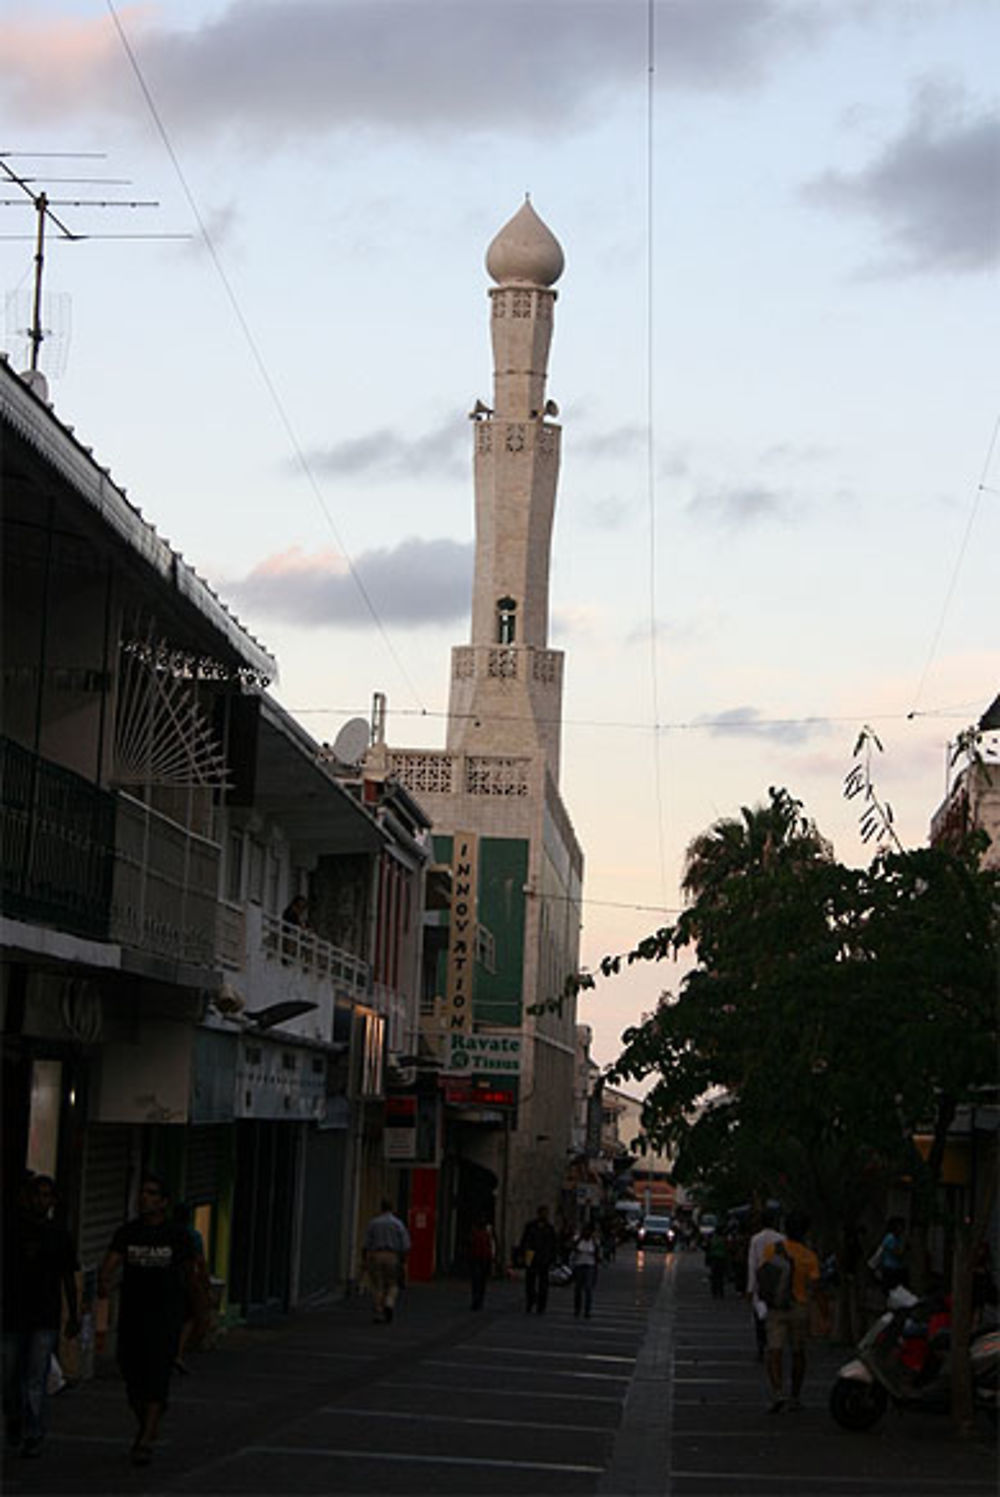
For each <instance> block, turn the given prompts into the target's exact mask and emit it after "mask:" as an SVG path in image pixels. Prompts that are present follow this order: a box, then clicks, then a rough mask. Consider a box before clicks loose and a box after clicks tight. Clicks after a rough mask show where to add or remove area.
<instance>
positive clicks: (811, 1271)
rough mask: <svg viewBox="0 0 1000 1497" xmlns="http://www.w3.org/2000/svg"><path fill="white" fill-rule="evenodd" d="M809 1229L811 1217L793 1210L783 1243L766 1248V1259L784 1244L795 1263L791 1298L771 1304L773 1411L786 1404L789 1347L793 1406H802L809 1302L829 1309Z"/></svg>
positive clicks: (769, 1348) (769, 1370)
mask: <svg viewBox="0 0 1000 1497" xmlns="http://www.w3.org/2000/svg"><path fill="white" fill-rule="evenodd" d="M808 1230H809V1218H808V1217H807V1216H805V1215H804V1214H803V1213H802V1212H799V1211H790V1212H789V1214H788V1217H787V1220H786V1221H785V1241H784V1243H783V1244H779V1243H770V1244H769V1245H768V1246H767V1247H766V1248H765V1249H764V1255H763V1261H764V1262H767V1261H768V1259H770V1258H772V1257H773V1256H774V1254H775V1252H776V1251H778V1250H779V1248H783V1250H784V1252H785V1253H786V1254H787V1255H788V1258H789V1259H790V1261H791V1266H792V1275H791V1299H790V1303H789V1304H788V1305H787V1306H779V1307H774V1306H771V1307H769V1308H768V1312H767V1357H766V1366H767V1378H768V1383H769V1384H770V1388H771V1408H770V1412H771V1413H772V1414H779V1413H780V1412H781V1410H782V1409H784V1408H785V1407H786V1403H785V1396H784V1392H783V1388H784V1371H783V1364H784V1359H785V1347H786V1346H788V1347H790V1348H791V1354H792V1368H791V1378H792V1380H791V1396H790V1397H789V1399H788V1402H787V1407H788V1409H789V1410H796V1409H800V1408H801V1407H802V1401H801V1398H802V1384H803V1382H804V1380H805V1375H806V1337H807V1336H808V1335H809V1303H810V1300H812V1299H814V1298H815V1299H816V1300H817V1301H818V1302H820V1303H821V1304H822V1307H823V1310H824V1313H825V1311H826V1305H825V1295H824V1294H823V1292H822V1290H821V1288H820V1268H819V1259H818V1258H817V1256H816V1254H815V1253H814V1252H813V1250H812V1248H809V1247H806V1245H805V1242H804V1241H803V1239H804V1237H805V1235H806V1233H807V1232H808Z"/></svg>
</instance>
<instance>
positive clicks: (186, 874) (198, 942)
mask: <svg viewBox="0 0 1000 1497" xmlns="http://www.w3.org/2000/svg"><path fill="white" fill-rule="evenodd" d="M116 798H117V802H118V815H117V821H116V827H115V863H114V888H113V892H112V898H111V922H110V927H109V934H110V937H111V939H112V940H113V941H120V942H121V943H122V944H123V945H125V946H133V947H137V948H138V949H139V950H141V951H146V952H150V953H152V954H153V955H155V956H162V957H166V958H168V959H170V960H172V961H180V962H188V963H191V964H192V965H194V966H200V967H210V966H212V965H213V964H214V961H215V946H216V918H217V913H218V894H217V891H218V887H219V860H220V857H221V849H220V848H219V846H218V843H216V842H210V841H209V840H208V839H207V838H206V837H199V836H198V835H197V834H196V833H194V832H190V831H188V829H187V828H186V827H183V826H180V825H178V823H177V822H175V821H171V820H170V819H169V818H168V817H166V816H161V815H160V813H159V812H158V811H154V810H152V808H151V807H149V806H147V805H145V804H144V803H143V802H142V801H138V800H134V799H133V798H132V796H130V795H125V794H124V793H122V792H119V794H118V796H117V797H116Z"/></svg>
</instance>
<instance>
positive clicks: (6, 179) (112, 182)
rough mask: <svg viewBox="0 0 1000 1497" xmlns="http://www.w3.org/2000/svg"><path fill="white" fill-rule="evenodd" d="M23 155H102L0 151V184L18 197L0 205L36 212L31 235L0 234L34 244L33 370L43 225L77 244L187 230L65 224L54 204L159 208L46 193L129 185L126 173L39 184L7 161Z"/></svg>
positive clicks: (39, 331) (146, 201)
mask: <svg viewBox="0 0 1000 1497" xmlns="http://www.w3.org/2000/svg"><path fill="white" fill-rule="evenodd" d="M21 157H27V158H28V159H29V161H38V160H42V159H43V158H44V159H53V158H54V159H57V160H61V161H104V160H106V159H107V157H106V154H105V152H103V151H0V174H2V175H0V186H2V185H3V184H4V183H9V184H10V185H11V186H12V187H16V188H17V189H18V192H19V196H17V197H9V198H3V197H0V207H3V208H14V207H24V206H27V205H29V204H30V206H31V207H32V208H33V209H34V212H35V230H34V233H32V234H0V239H20V240H28V241H33V242H34V245H35V256H34V286H33V293H32V310H31V324H30V327H29V328H28V331H27V337H28V341H29V343H30V344H31V362H30V369H31V372H32V374H34V373H35V372H36V371H37V369H38V356H39V353H40V352H41V347H42V344H43V342H44V341H45V338H46V330H45V328H44V327H43V326H42V273H43V271H44V268H45V234H46V229H49V230H51V231H54V232H55V234H56V235H57V238H58V240H61V241H62V242H64V243H71V244H78V243H80V242H81V241H83V240H85V239H190V238H191V235H190V234H164V233H152V234H142V233H140V234H91V233H87V232H83V231H80V230H77V229H73V228H71V227H70V225H69V224H67V223H66V222H65V219H64V216H63V215H62V214H61V213H56V211H55V210H56V208H59V209H64V208H158V207H159V206H160V205H159V202H158V201H157V200H156V199H155V198H99V197H92V198H90V197H79V198H77V197H65V198H64V197H53V196H51V194H50V193H49V191H48V188H49V187H50V186H65V185H69V184H73V185H76V186H83V185H86V186H99V185H104V186H115V187H125V186H128V185H129V178H127V177H80V176H74V177H50V178H49V179H48V182H47V185H46V186H40V185H39V181H40V179H39V178H38V177H37V176H25V175H23V174H22V173H21V172H20V171H18V170H16V169H15V168H14V167H12V166H11V165H10V164H9V163H10V162H11V161H12V160H14V159H15V158H17V159H20V158H21Z"/></svg>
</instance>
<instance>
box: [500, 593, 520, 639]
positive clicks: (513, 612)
mask: <svg viewBox="0 0 1000 1497" xmlns="http://www.w3.org/2000/svg"><path fill="white" fill-rule="evenodd" d="M516 635H517V603H516V602H515V601H514V599H513V598H500V599H499V600H498V602H497V644H500V645H512V644H513V643H514V640H515V638H516Z"/></svg>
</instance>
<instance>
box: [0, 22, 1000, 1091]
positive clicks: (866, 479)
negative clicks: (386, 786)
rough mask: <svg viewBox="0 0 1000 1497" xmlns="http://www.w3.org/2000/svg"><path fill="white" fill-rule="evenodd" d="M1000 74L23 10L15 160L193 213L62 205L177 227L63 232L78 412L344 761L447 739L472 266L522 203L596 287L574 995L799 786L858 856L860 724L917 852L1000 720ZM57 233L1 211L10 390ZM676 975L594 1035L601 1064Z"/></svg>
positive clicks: (798, 39) (12, 115)
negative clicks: (965, 765)
mask: <svg viewBox="0 0 1000 1497" xmlns="http://www.w3.org/2000/svg"><path fill="white" fill-rule="evenodd" d="M998 55H1000V10H998V9H997V7H996V6H995V4H993V0H829V3H828V0H653V3H652V4H650V0H169V3H167V0H143V3H140V4H126V3H124V0H30V3H27V0H6V4H5V6H4V7H3V12H2V16H0V56H3V58H4V66H3V69H2V71H0V112H2V115H3V118H4V123H5V129H4V135H5V137H6V138H5V140H4V141H3V142H0V146H2V147H3V149H4V151H7V152H9V153H10V154H9V155H6V156H5V157H4V159H5V160H6V161H7V162H8V164H9V165H10V167H12V168H13V169H14V170H16V171H18V172H19V173H20V174H22V175H23V176H32V177H34V178H35V190H39V188H40V187H41V186H44V187H46V188H47V189H48V191H49V193H50V196H51V197H52V198H53V199H56V198H58V197H59V196H60V195H62V196H66V197H83V196H94V197H102V198H110V197H117V198H126V199H140V200H153V201H155V202H156V203H157V205H158V206H156V207H149V208H134V209H130V208H125V207H118V208H96V207H78V208H76V207H69V206H66V207H62V208H59V209H58V210H57V211H59V212H60V213H61V214H62V216H63V218H64V220H65V221H66V222H67V223H69V224H70V226H71V227H72V228H73V229H74V230H75V231H77V232H80V233H87V234H92V235H94V236H98V235H113V234H114V235H117V234H143V235H164V236H168V235H179V236H184V237H179V238H174V237H163V238H142V239H135V238H128V239H122V238H99V237H93V238H91V239H85V240H82V241H80V242H76V243H59V242H58V241H57V240H53V239H50V242H49V246H48V252H47V256H46V267H45V292H46V296H47V298H48V300H47V302H46V312H45V318H46V326H47V327H48V328H50V329H51V330H52V337H51V338H50V339H49V340H48V342H47V344H46V345H43V357H42V367H43V368H47V369H48V370H49V372H50V374H51V392H52V398H53V400H54V404H55V410H56V412H57V414H58V415H59V416H60V417H61V418H62V419H63V420H65V421H67V422H69V423H70V424H72V425H73V426H74V427H75V428H76V430H77V432H78V434H79V435H80V436H81V438H82V440H84V441H85V442H86V443H87V444H88V445H89V446H92V447H93V449H94V452H95V455H96V456H97V458H98V460H99V461H100V462H101V463H102V464H103V465H105V466H107V467H109V468H110V469H111V472H112V475H113V476H114V478H115V479H116V480H117V481H118V482H119V483H120V484H122V485H124V486H125V487H126V488H127V490H128V494H129V497H130V499H131V500H132V501H133V502H134V503H136V504H138V505H139V506H140V508H141V509H142V511H143V513H144V515H145V516H146V518H147V519H149V520H151V521H152V523H153V524H154V525H155V526H156V528H157V529H158V531H159V532H160V533H161V534H162V535H165V536H167V537H169V539H170V540H171V541H172V543H173V544H174V545H175V546H176V547H177V548H178V549H179V550H180V551H181V552H182V553H183V555H184V556H185V558H186V559H187V560H188V561H189V562H191V563H192V564H193V565H194V566H195V567H196V568H197V569H198V571H199V572H200V573H201V575H202V576H204V577H205V578H206V579H207V580H208V581H209V582H210V583H211V585H212V586H213V587H215V588H216V589H217V590H218V591H219V592H220V593H221V595H222V596H223V597H224V598H225V599H226V601H227V602H229V603H230V604H231V606H232V607H233V608H234V610H235V611H236V613H237V614H238V615H239V617H240V618H241V620H242V621H243V622H244V624H245V625H246V627H247V628H248V629H249V630H250V631H251V632H252V633H253V634H254V635H255V636H256V637H257V638H259V639H261V640H262V641H263V642H264V643H265V644H266V645H267V646H268V647H269V648H270V649H271V650H272V651H273V652H274V653H276V655H277V656H278V659H279V662H280V681H279V683H278V685H277V687H276V692H277V695H278V696H279V698H280V699H281V701H282V702H283V703H284V705H285V706H287V707H288V708H289V709H290V710H291V711H292V712H293V713H295V715H296V716H298V717H299V718H300V719H301V721H302V722H303V723H304V724H305V726H306V727H307V728H308V729H309V731H310V732H312V733H313V734H314V735H315V736H316V737H317V738H318V739H320V740H332V739H333V738H334V737H335V735H336V733H337V732H338V730H339V728H340V727H341V726H343V724H344V723H345V722H346V721H347V720H348V719H349V718H351V717H355V716H358V715H361V716H367V715H368V713H369V710H370V705H371V698H372V693H373V692H375V691H382V692H385V693H386V694H387V696H388V701H389V717H388V734H387V736H388V739H389V742H390V743H391V744H393V745H396V746H401V747H403V746H427V747H441V746H443V743H444V731H445V722H444V716H445V711H446V706H447V690H448V675H449V652H450V649H451V647H452V646H453V645H455V644H461V643H464V642H466V641H467V639H468V627H469V601H470V586H471V557H472V540H473V529H472V527H473V502H472V501H473V491H472V477H471V459H472V431H471V424H470V422H469V421H468V419H467V415H468V412H469V411H470V409H471V408H472V406H473V404H474V402H475V400H476V399H477V398H483V399H486V400H487V401H488V400H489V397H490V394H491V365H490V351H489V326H488V302H487V294H486V293H487V288H488V286H489V284H490V282H489V279H488V277H487V274H486V271H485V267H484V263H483V257H484V254H485V251H486V247H487V245H488V244H489V242H490V240H491V239H492V237H493V235H494V234H495V233H496V232H497V230H498V229H499V228H500V227H501V225H502V224H504V223H505V222H506V221H507V219H508V218H510V217H511V216H512V215H513V213H514V212H515V211H516V210H517V208H518V207H519V205H520V203H521V202H522V201H523V197H524V194H525V192H530V194H531V199H532V203H533V205H534V207H535V209H536V210H537V212H538V213H539V214H540V215H541V217H542V218H543V219H544V221H545V222H546V223H547V224H548V226H549V227H550V228H551V230H552V231H553V233H554V234H555V235H556V236H557V238H558V239H559V241H560V243H561V244H562V247H563V250H564V253H565V257H566V270H565V273H564V275H563V276H562V278H561V280H560V282H559V285H558V291H559V299H558V302H557V306H556V313H555V333H554V339H553V347H552V354H551V359H550V373H549V386H548V393H549V395H550V396H552V397H553V398H554V399H555V400H557V402H558V403H559V406H560V411H561V415H560V420H561V422H562V425H563V459H562V471H561V478H560V486H559V497H558V501H557V516H556V527H555V536H554V542H553V557H552V593H551V596H552V629H551V643H552V645H553V646H555V647H557V648H559V649H562V650H564V651H565V652H566V687H565V698H564V717H565V727H564V734H563V765H562V791H563V796H564V799H565V802H566V804H567V807H568V809H569V812H570V815H571V818H572V820H573V823H574V826H575V828H576V831H577V834H578V837H579V839H580V842H581V844H582V846H583V848H584V852H585V855H586V880H585V891H584V892H585V903H584V906H583V933H582V955H583V960H584V962H585V963H587V964H589V965H591V966H594V965H596V963H597V962H599V960H600V958H601V957H602V956H603V955H605V954H610V953H615V952H620V951H626V950H628V949H630V948H631V947H632V946H633V945H634V944H635V943H636V942H637V941H638V940H639V939H641V938H642V936H644V935H645V934H647V933H648V932H649V931H650V930H652V929H655V928H656V927H657V926H659V925H661V924H662V923H664V921H665V920H667V919H669V918H670V912H671V911H674V910H676V908H677V907H678V905H679V903H680V893H679V887H680V879H681V876H682V871H683V860H684V852H685V848H686V847H687V845H688V843H689V842H690V840H691V839H692V837H694V836H696V835H697V834H698V833H699V832H700V831H702V830H704V829H705V828H706V827H707V826H709V825H710V823H712V822H713V821H714V820H715V819H716V818H718V817H722V816H729V815H736V814H738V813H739V808H740V807H741V806H743V805H753V804H755V803H757V802H759V801H761V800H764V799H766V796H767V790H768V787H769V786H770V785H784V786H786V787H787V788H788V789H790V790H791V791H792V793H793V794H795V795H796V796H798V797H799V798H800V799H801V800H802V801H803V802H804V803H805V807H806V810H807V811H808V812H809V813H810V814H811V815H812V816H814V817H815V818H816V820H817V821H818V823H819V826H820V828H821V830H822V831H823V832H824V833H825V834H826V835H827V836H828V837H830V838H831V839H832V840H833V842H834V845H835V848H836V851H837V854H838V856H839V857H840V858H842V859H843V860H844V861H846V862H848V863H862V862H865V861H867V859H868V858H869V856H870V854H871V849H870V848H869V847H866V846H865V845H863V843H862V841H861V839H860V835H859V831H858V810H857V805H856V803H848V802H846V801H845V800H844V798H843V795H842V784H843V780H844V776H845V775H846V774H847V772H848V770H849V768H850V766H851V763H852V758H851V756H852V751H853V748H854V744H855V740H856V738H857V735H858V732H859V730H860V728H861V727H862V725H863V724H865V723H868V724H871V725H872V726H873V727H874V728H875V730H876V731H877V733H878V736H879V739H880V741H881V743H882V745H883V748H884V752H883V753H882V754H880V755H877V756H876V763H875V766H874V768H875V774H876V778H877V782H878V785H879V788H880V790H881V791H882V793H883V794H884V795H885V796H886V797H887V798H888V799H889V801H890V802H891V804H892V807H893V810H894V813H895V817H896V823H897V827H898V830H899V834H900V836H901V838H902V839H903V841H904V842H905V843H907V844H908V845H918V844H919V843H920V842H922V841H924V840H925V839H926V835H927V828H928V823H929V819H930V816H931V815H932V813H933V811H934V809H935V808H936V807H937V805H938V804H939V803H940V800H941V798H942V795H943V794H944V791H945V786H946V764H947V758H948V743H949V741H950V740H951V739H953V738H954V736H955V735H956V733H957V732H958V731H959V730H960V729H961V728H962V727H964V726H965V725H967V724H968V723H969V722H971V721H972V720H974V719H975V718H976V717H977V716H978V715H979V714H980V713H981V712H982V711H983V710H984V709H985V707H986V706H987V704H988V703H989V702H990V701H991V700H992V698H993V697H994V696H995V695H996V693H997V690H998V688H1000V668H998V653H997V596H998V588H997V572H998V564H997V563H998V558H1000V450H998V448H1000V441H998V429H997V428H998V418H1000V393H998V379H997V357H996V350H997V348H998V346H1000V337H998V334H1000V326H998V324H1000V313H998V297H997V289H998V286H997V280H998V278H997V267H998V248H1000V107H998V101H997V91H996V58H997V56H998ZM15 152H17V153H24V154H16V155H15V154H14V153H15ZM41 152H101V153H103V154H104V159H103V160H91V159H88V158H86V157H80V158H78V159H63V158H61V157H58V156H41V155H39V154H34V153H41ZM70 176H74V177H83V176H94V177H97V176H102V177H107V178H114V179H127V180H126V184H123V185H112V184H105V185H91V186H87V185H84V184H67V185H59V184H58V183H57V182H56V180H55V179H57V178H59V177H70ZM5 195H7V196H10V195H11V194H10V193H7V194H5ZM32 229H33V217H32V214H31V208H30V204H27V206H25V207H22V206H4V207H3V209H2V217H0V235H2V236H5V237H2V238H0V269H2V277H0V280H2V286H3V290H4V292H5V307H6V323H5V336H4V337H3V339H2V340H0V346H2V347H3V348H5V349H6V350H8V351H9V353H10V355H11V358H12V359H13V361H14V363H15V366H16V367H18V368H22V367H25V365H26V363H27V356H28V354H27V342H26V339H25V336H24V329H25V327H26V326H27V322H28V315H29V314H28V311H27V303H28V302H29V300H30V293H31V274H32V258H31V257H32V245H31V243H30V242H29V240H27V239H24V238H17V237H7V236H16V235H18V234H21V235H26V234H30V233H31V231H32ZM357 577H360V578H361V580H362V583H363V589H364V594H366V595H367V597H368V599H369V600H370V602H371V605H372V606H371V610H369V608H368V607H367V606H366V604H365V601H364V597H363V593H362V589H361V588H359V586H358V584H357V581H356V578H357ZM680 977H681V970H680V969H678V968H676V967H674V966H673V965H672V964H661V965H658V966H655V967H653V966H648V965H646V964H640V965H639V966H638V967H635V968H632V969H630V970H629V971H628V973H627V974H626V975H624V976H622V977H619V978H617V979H615V980H614V981H613V982H610V983H602V984H600V985H599V987H598V990H597V992H596V993H595V994H594V995H591V996H587V997H585V998H584V999H583V1000H582V1001H581V1005H580V1012H579V1017H580V1019H581V1020H583V1021H584V1022H586V1023H588V1024H590V1025H591V1026H592V1027H593V1030H594V1054H595V1057H596V1058H597V1059H598V1060H599V1061H600V1062H602V1063H608V1062H611V1061H613V1060H614V1058H615V1056H616V1055H617V1053H618V1049H619V1044H618V1040H619V1035H620V1033H621V1031H622V1029H623V1028H624V1027H626V1026H627V1025H629V1024H631V1023H635V1022H637V1021H638V1020H639V1019H640V1018H641V1016H642V1015H643V1013H645V1012H648V1011H649V1010H651V1009H652V1008H653V1006H654V1005H655V1002H656V1000H657V997H658V996H659V994H660V993H661V992H662V991H663V990H664V989H665V988H669V989H674V990H675V989H676V985H677V983H678V981H679V980H680Z"/></svg>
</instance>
